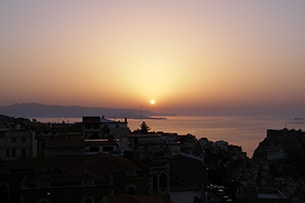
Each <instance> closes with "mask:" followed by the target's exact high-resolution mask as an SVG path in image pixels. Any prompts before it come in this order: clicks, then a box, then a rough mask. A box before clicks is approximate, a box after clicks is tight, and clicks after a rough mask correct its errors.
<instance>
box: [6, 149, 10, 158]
mask: <svg viewBox="0 0 305 203" xmlns="http://www.w3.org/2000/svg"><path fill="white" fill-rule="evenodd" d="M6 157H10V150H9V149H6Z"/></svg>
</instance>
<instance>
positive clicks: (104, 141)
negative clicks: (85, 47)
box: [0, 116, 305, 203]
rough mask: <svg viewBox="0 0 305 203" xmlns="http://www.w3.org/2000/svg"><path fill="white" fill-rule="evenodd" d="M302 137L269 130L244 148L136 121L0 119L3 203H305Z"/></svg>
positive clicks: (0, 196) (0, 193)
mask: <svg viewBox="0 0 305 203" xmlns="http://www.w3.org/2000/svg"><path fill="white" fill-rule="evenodd" d="M304 160H305V132H304V131H302V130H294V129H292V130H289V129H280V130H271V129H269V130H267V132H266V138H265V139H264V140H262V142H260V143H258V147H257V149H256V150H255V152H254V155H253V157H252V158H251V159H250V158H249V157H248V156H247V154H246V153H245V152H243V150H242V147H241V146H235V145H231V144H229V143H228V142H226V141H224V140H219V141H215V142H212V141H209V140H208V138H200V139H197V138H196V137H195V135H191V134H186V135H179V134H177V133H167V132H154V131H151V130H150V128H149V124H147V123H145V122H144V121H141V120H139V129H137V130H135V131H130V129H129V127H128V119H127V118H125V119H123V120H110V119H107V118H105V117H104V116H101V117H100V116H84V117H82V121H81V122H78V123H65V122H62V123H41V122H39V121H37V120H35V119H33V120H29V119H25V118H12V117H8V116H0V199H1V202H3V203H11V202H16V203H51V202H56V203H60V202H79V203H116V202H120V203H144V202H145V203H149V202H153V203H180V202H181V203H182V202H183V203H185V202H190V203H201V202H204V203H206V202H215V203H216V202H219V203H222V202H238V203H249V202H250V203H265V202H266V203H267V202H271V203H273V202H274V203H288V202H291V203H297V202H304V201H305V178H304V177H305V172H304V171H305V170H304V169H305V161H304Z"/></svg>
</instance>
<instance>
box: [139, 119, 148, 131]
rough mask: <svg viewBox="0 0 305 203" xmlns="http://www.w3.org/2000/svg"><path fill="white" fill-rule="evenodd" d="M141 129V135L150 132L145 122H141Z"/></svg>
mask: <svg viewBox="0 0 305 203" xmlns="http://www.w3.org/2000/svg"><path fill="white" fill-rule="evenodd" d="M140 127H141V130H140V131H141V133H148V131H150V127H149V126H148V125H147V124H146V123H145V121H143V122H142V124H141V125H140Z"/></svg>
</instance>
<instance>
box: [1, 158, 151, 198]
mask: <svg viewBox="0 0 305 203" xmlns="http://www.w3.org/2000/svg"><path fill="white" fill-rule="evenodd" d="M152 194H153V192H152V174H151V172H150V170H149V169H148V168H147V167H145V166H143V165H141V164H138V163H136V162H134V161H131V160H127V159H124V158H120V157H117V156H112V155H107V154H98V155H90V156H89V155H87V156H69V157H49V158H43V159H28V160H15V161H11V162H5V163H2V164H1V165H0V195H2V197H4V199H5V200H7V202H22V203H27V202H30V203H33V202H34V203H36V202H37V203H48V202H56V203H60V202H65V203H66V202H79V203H83V202H86V203H87V202H101V201H102V200H103V197H104V196H106V195H152ZM1 202H2V201H1Z"/></svg>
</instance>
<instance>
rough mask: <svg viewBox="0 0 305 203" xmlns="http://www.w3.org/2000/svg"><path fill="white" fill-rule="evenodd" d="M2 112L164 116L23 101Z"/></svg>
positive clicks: (50, 114)
mask: <svg viewBox="0 0 305 203" xmlns="http://www.w3.org/2000/svg"><path fill="white" fill-rule="evenodd" d="M0 114H4V115H8V116H15V117H27V118H35V117H82V116H91V115H93V116H95V115H96V116H102V115H104V116H105V117H108V118H124V117H127V118H149V117H151V116H164V115H162V114H158V113H154V112H150V111H145V110H140V109H116V108H104V107H82V106H61V105H45V104H38V103H21V104H13V105H8V106H0Z"/></svg>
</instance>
